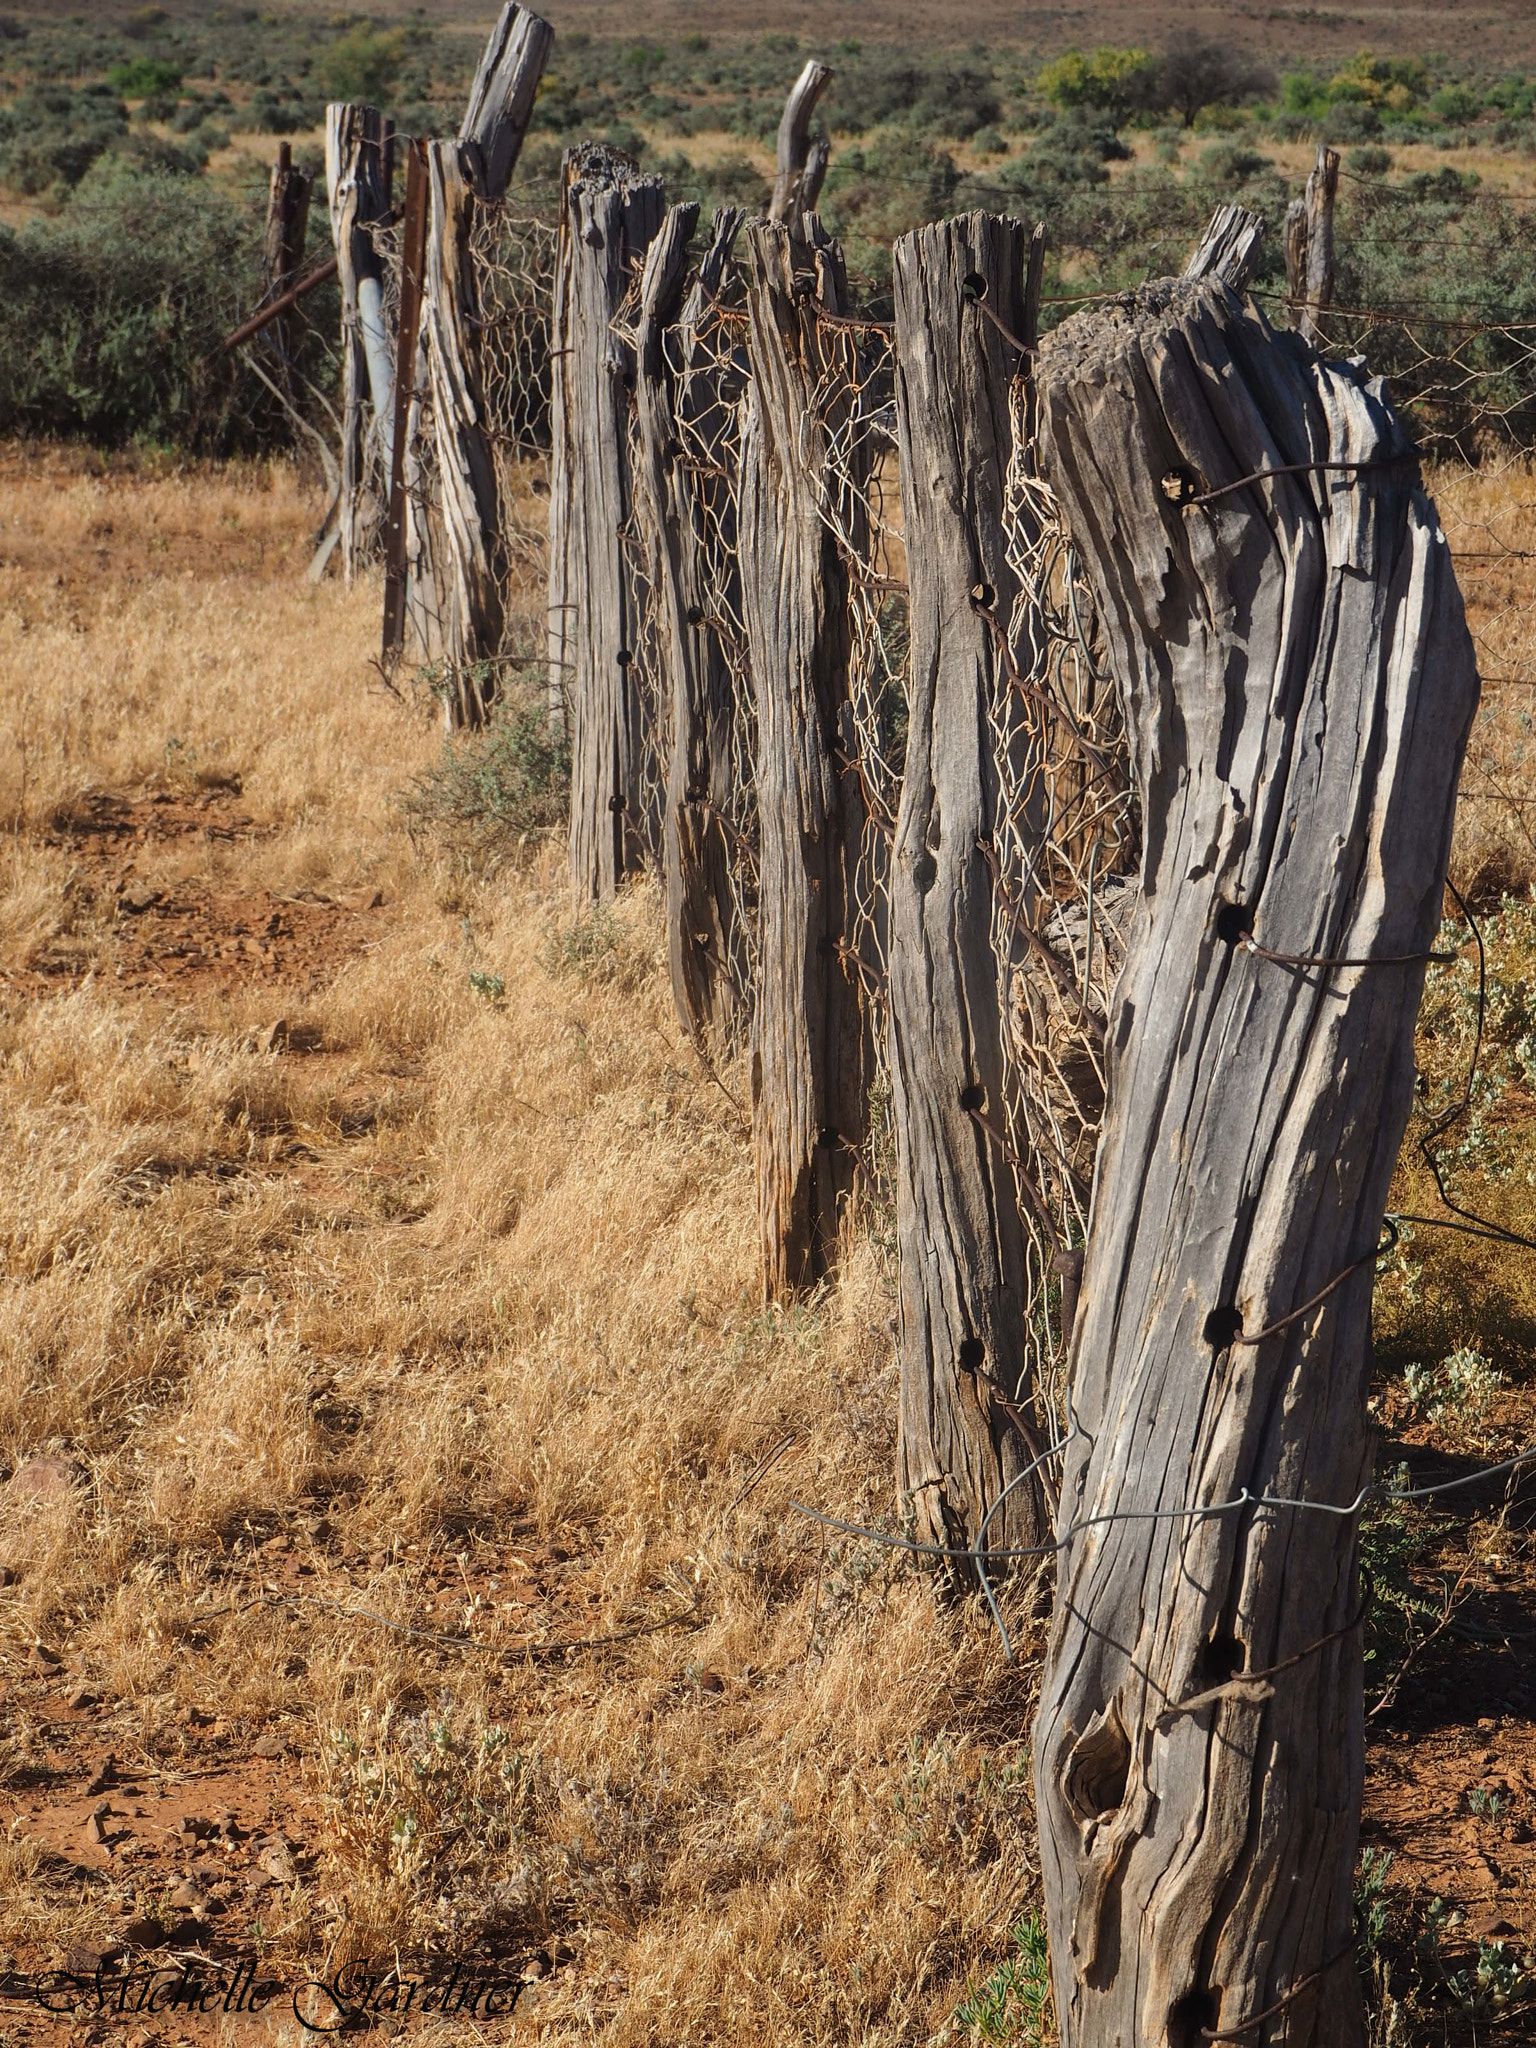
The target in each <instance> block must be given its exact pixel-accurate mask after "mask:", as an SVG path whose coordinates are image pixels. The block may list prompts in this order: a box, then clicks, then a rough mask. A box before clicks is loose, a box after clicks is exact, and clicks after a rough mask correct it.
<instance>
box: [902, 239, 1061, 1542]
mask: <svg viewBox="0 0 1536 2048" xmlns="http://www.w3.org/2000/svg"><path fill="white" fill-rule="evenodd" d="M1028 248H1029V237H1028V236H1027V234H1026V232H1025V230H1024V228H1023V226H1022V225H1021V224H1020V223H1019V222H1018V221H1014V220H1004V219H1000V218H998V217H997V216H995V215H989V214H981V213H975V214H969V215H967V216H966V217H965V218H964V219H961V220H948V221H941V222H939V223H937V224H936V225H935V226H932V227H926V228H922V229H920V230H918V231H917V232H916V233H915V234H910V235H903V236H902V237H901V239H900V240H899V241H898V242H897V243H896V246H895V250H894V264H895V286H896V358H897V369H896V420H897V429H898V434H899V437H900V469H901V502H902V511H903V523H904V532H905V537H906V550H907V576H908V584H909V590H910V599H909V603H910V619H911V689H910V699H909V714H908V727H907V754H906V772H905V775H904V777H903V780H902V788H901V807H900V811H899V813H898V816H897V823H896V841H895V851H894V857H893V860H892V864H891V884H890V890H891V930H890V947H889V951H890V961H889V976H890V984H889V1002H890V1047H891V1056H890V1065H891V1083H892V1091H893V1104H892V1107H893V1117H894V1123H895V1130H896V1226H897V1234H898V1241H899V1245H900V1255H901V1256H900V1319H899V1339H898V1341H899V1346H900V1352H901V1434H900V1444H899V1451H898V1471H899V1486H900V1492H901V1497H902V1499H903V1501H904V1502H906V1501H910V1503H911V1506H912V1510H913V1515H914V1518H915V1523H916V1533H917V1535H918V1536H919V1537H920V1538H921V1539H922V1540H923V1541H925V1542H933V1543H943V1544H951V1545H960V1546H964V1545H966V1544H969V1543H971V1542H973V1541H974V1540H975V1539H976V1538H977V1536H978V1535H979V1534H980V1532H981V1529H982V1526H983V1523H984V1522H985V1523H986V1524H987V1540H988V1543H989V1545H992V1546H1000V1545H1020V1544H1024V1545H1027V1544H1032V1543H1038V1542H1040V1541H1042V1540H1043V1537H1044V1533H1045V1522H1046V1507H1045V1493H1044V1490H1043V1487H1042V1486H1041V1485H1040V1484H1039V1483H1038V1482H1037V1483H1036V1484H1035V1485H1034V1486H1033V1487H1032V1488H1031V1487H1030V1486H1028V1485H1027V1484H1024V1485H1014V1487H1013V1490H1012V1492H1010V1493H1009V1495H1008V1500H1007V1504H1006V1507H1005V1508H1004V1509H1003V1511H1002V1512H1000V1513H991V1515H990V1520H989V1519H988V1517H989V1512H990V1511H992V1510H993V1509H995V1507H996V1505H997V1503H998V1502H999V1500H1000V1499H1001V1498H1002V1496H1003V1494H1004V1492H1005V1490H1006V1489H1008V1488H1009V1486H1010V1484H1012V1483H1013V1482H1015V1481H1017V1480H1018V1479H1019V1476H1020V1475H1021V1473H1022V1472H1023V1471H1024V1469H1025V1468H1026V1467H1027V1466H1028V1465H1029V1464H1030V1463H1031V1462H1032V1461H1033V1460H1034V1459H1035V1457H1036V1456H1037V1455H1038V1453H1039V1449H1040V1446H1039V1445H1038V1444H1037V1443H1035V1442H1034V1440H1033V1431H1032V1428H1031V1425H1030V1424H1028V1423H1026V1422H1023V1421H1022V1420H1016V1419H1014V1418H1015V1417H1019V1416H1020V1410H1021V1408H1022V1409H1023V1410H1028V1409H1029V1408H1030V1406H1031V1398H1030V1390H1029V1389H1028V1388H1027V1387H1021V1386H1020V1384H1019V1382H1020V1377H1021V1375H1022V1374H1023V1372H1024V1371H1025V1358H1026V1346H1025V1310H1026V1287H1025V1242H1024V1226H1023V1222H1022V1220H1021V1218H1020V1215H1019V1209H1018V1202H1017V1198H1016V1196H1015V1193H1014V1188H1013V1185H1012V1180H1011V1176H1010V1171H1009V1167H1008V1163H1007V1161H1006V1159H1005V1158H1004V1157H1003V1155H1002V1153H1001V1151H1000V1149H999V1141H1000V1139H1001V1138H1002V1130H1001V1126H1002V1123H1003V1108H1002V1092H1003V1052H1002V1040H1003V1031H1004V1016H1003V1004H1002V991H1001V990H1000V988H999V976H998V968H997V962H996V959H995V956H994V953H993V936H992V935H993V921H994V902H993V870H992V866H991V865H990V864H989V859H988V853H989V849H990V846H991V843H992V840H993V837H994V832H995V818H996V808H997V803H998V776H997V770H996V767H995V765H994V763H993V759H992V735H991V731H990V727H989V717H988V714H989V709H990V707H991V705H992V703H993V701H994V696H995V694H996V691H997V686H998V679H999V678H998V670H999V664H1000V660H1001V658H1002V657H1001V655H1000V651H999V648H998V646H997V643H996V639H995V637H994V633H993V630H992V627H991V625H990V623H989V619H988V616H987V614H988V613H989V612H990V613H991V614H992V615H993V616H994V617H996V618H999V619H1004V620H1006V619H1010V618H1011V617H1012V615H1013V609H1014V604H1015V600H1016V598H1017V595H1018V580H1017V577H1016V575H1015V573H1014V570H1013V568H1012V565H1011V564H1010V561H1009V556H1008V549H1007V545H1006V539H1005V532H1004V519H1003V508H1004V495H1005V480H1006V473H1007V469H1008V463H1009V459H1010V454H1011V451H1012V444H1013V434H1014V419H1015V414H1014V405H1013V386H1014V381H1015V377H1016V376H1017V375H1018V374H1019V373H1020V372H1021V371H1022V370H1024V369H1025V368H1026V367H1027V362H1028V359H1027V357H1026V358H1024V359H1023V360H1022V361H1021V357H1020V352H1019V349H1018V347H1017V346H1016V344H1015V343H1014V342H1013V341H1010V340H1009V339H1008V338H1007V337H1006V335H1005V334H1004V333H1003V332H1002V331H1000V326H999V324H998V323H1000V324H1001V329H1006V330H1007V335H1014V336H1017V337H1019V339H1020V340H1021V341H1022V342H1023V343H1024V344H1025V345H1026V346H1030V345H1032V344H1033V340H1034V335H1033V332H1032V319H1033V309H1032V308H1031V306H1030V304H1029V297H1028V294H1027V292H1026V284H1025V262H1026V252H1027V250H1028ZM983 307H985V308H987V310H988V312H990V313H991V314H992V315H994V316H995V319H989V318H987V317H986V316H985V315H984V314H983V312H982V308H983ZM978 593H979V594H980V597H979V600H978ZM1000 1396H1001V1398H999V1397H1000ZM1015 1403H1017V1404H1019V1405H1018V1406H1015Z"/></svg>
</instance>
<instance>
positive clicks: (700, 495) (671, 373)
mask: <svg viewBox="0 0 1536 2048" xmlns="http://www.w3.org/2000/svg"><path fill="white" fill-rule="evenodd" d="M697 218H698V208H697V207H696V206H690V207H677V206H674V207H673V208H671V210H670V211H669V213H668V215H667V219H666V221H665V223H664V224H663V227H662V230H661V233H660V234H659V235H658V236H657V237H656V240H655V241H654V242H653V243H652V244H651V248H650V252H649V254H648V255H647V257H646V264H645V272H644V275H643V278H642V281H641V294H640V296H641V308H640V321H639V325H638V329H637V342H636V351H635V353H636V365H635V374H636V383H635V402H636V412H637V423H638V429H639V436H638V438H639V446H640V451H641V454H640V461H639V465H638V469H637V473H636V476H635V480H634V483H635V518H636V522H637V525H638V526H639V529H640V532H641V534H642V536H643V540H644V544H645V546H646V549H647V553H648V557H649V561H650V571H649V581H650V587H651V592H652V600H651V601H652V603H653V605H654V606H655V608H656V619H655V640H656V649H657V656H658V660H659V662H660V665H661V669H662V675H661V678H660V682H661V692H660V694H661V699H662V702H663V704H664V705H665V706H666V707H667V710H668V713H669V729H668V731H667V734H666V755H667V758H666V763H665V770H666V779H665V792H664V814H663V818H662V835H661V840H662V843H661V854H662V875H663V881H664V885H665V888H666V895H667V959H668V966H669V969H670V973H671V979H672V994H673V1000H674V1001H675V1003H676V1005H677V1014H678V1018H679V1021H680V1022H681V1023H682V1025H683V1028H684V1029H685V1030H686V1031H687V1032H688V1033H689V1034H690V1036H691V1037H693V1038H694V1039H695V1040H696V1041H698V1042H699V1043H701V1044H702V1043H703V1042H705V1041H706V1040H707V1039H708V1038H709V1036H710V1035H711V1033H712V1032H713V1031H714V1030H715V1029H716V1027H718V1026H719V1025H721V1024H723V1023H724V1022H725V1021H726V1018H727V1016H728V1015H729V1014H730V1011H731V1008H732V1005H733V1001H734V990H735V985H736V984H735V980H734V978H733V975H732V973H731V965H732V961H733V957H734V954H735V951H736V948H737V946H738V945H739V943H740V935H739V934H738V933H737V932H736V930H735V921H736V919H735V906H734V902H733V898H732V894H731V883H730V867H729V861H728V858H727V848H726V841H725V833H724V830H723V826H722V818H723V817H724V816H725V815H726V814H727V807H728V805H729V802H730V796H731V790H730V777H731V753H730V735H731V701H732V682H731V672H730V667H729V665H728V663H727V660H726V656H725V651H724V648H723V647H722V644H721V637H720V629H719V627H718V625H717V623H716V620H715V617H714V615H713V606H714V605H715V604H716V603H718V602H719V601H720V599H719V596H718V595H717V594H716V593H715V592H714V591H712V589H711V583H712V575H711V571H710V568H709V566H708V564H707V562H706V549H707V547H708V545H709V544H710V543H709V538H708V536H711V535H712V536H713V544H714V546H715V547H716V548H717V549H719V548H722V547H723V548H725V549H726V550H728V552H729V555H730V557H731V559H732V562H733V563H734V556H735V539H736V533H735V501H734V486H735V477H734V474H733V473H732V471H730V470H728V469H727V467H726V465H727V463H728V462H729V459H730V457H729V447H728V442H729V440H730V439H731V438H732V435H731V427H732V424H733V418H732V416H733V414H734V413H735V410H736V408H737V406H738V404H739V401H740V398H741V394H742V391H743V390H744V388H745V385H746V376H747V364H746V355H745V350H744V349H743V348H739V347H735V346H733V344H732V341H731V330H729V329H727V328H726V327H725V325H724V323H723V322H722V321H721V320H720V319H719V317H718V314H717V312H716V309H715V304H714V297H715V294H716V292H717V291H718V290H719V287H720V282H721V278H722V274H723V272H724V269H725V265H726V262H727V260H728V259H729V256H730V252H731V247H732V245H733V243H734V242H735V239H736V236H737V233H738V232H739V230H740V227H741V222H742V218H743V216H742V213H741V210H740V208H739V207H721V208H719V209H717V211H716V213H715V217H714V224H713V229H712V233H711V237H710V242H709V246H708V248H707V249H706V250H705V252H704V255H703V257H702V259H701V261H700V264H699V271H698V276H697V277H696V279H695V280H694V283H693V286H692V288H691V289H690V291H689V292H688V296H687V300H686V303H683V304H682V305H681V306H679V300H680V298H681V294H682V288H683V284H684V273H685V269H686V258H687V247H688V238H689V237H690V236H691V235H692V233H693V230H694V227H695V225H696V223H697ZM724 602H725V605H726V607H727V609H728V610H729V611H735V610H737V609H738V608H739V604H740V584H739V579H737V580H736V583H735V588H734V591H732V590H727V592H726V593H725V594H724Z"/></svg>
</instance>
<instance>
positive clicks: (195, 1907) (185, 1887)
mask: <svg viewBox="0 0 1536 2048" xmlns="http://www.w3.org/2000/svg"><path fill="white" fill-rule="evenodd" d="M171 1904H172V1905H173V1906H174V1907H175V1908H176V1910H177V1912H178V1913H190V1914H191V1915H192V1917H193V1919H194V1920H206V1919H207V1918H208V1909H209V1906H210V1905H211V1904H212V1900H211V1899H210V1898H209V1896H208V1894H207V1892H206V1891H204V1889H203V1887H202V1886H201V1885H200V1884H199V1883H198V1881H197V1879H196V1878H195V1877H189V1878H187V1879H186V1881H185V1882H184V1883H182V1884H179V1885H177V1887H176V1889H175V1891H173V1892H172V1893H171Z"/></svg>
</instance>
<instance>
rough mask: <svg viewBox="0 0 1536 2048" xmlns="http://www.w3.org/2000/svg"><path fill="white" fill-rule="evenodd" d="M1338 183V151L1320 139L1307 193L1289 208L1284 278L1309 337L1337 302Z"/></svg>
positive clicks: (1296, 318)
mask: <svg viewBox="0 0 1536 2048" xmlns="http://www.w3.org/2000/svg"><path fill="white" fill-rule="evenodd" d="M1338 189H1339V152H1338V151H1337V150H1336V149H1329V148H1328V146H1327V145H1326V143H1319V144H1318V149H1317V162H1316V163H1315V164H1314V165H1313V166H1312V169H1311V171H1310V172H1309V173H1308V175H1307V190H1306V196H1305V198H1303V199H1293V200H1292V201H1291V203H1290V205H1289V206H1288V207H1287V208H1286V210H1285V281H1286V290H1287V292H1288V293H1289V295H1290V301H1291V309H1292V311H1291V319H1292V324H1293V325H1294V326H1295V328H1296V329H1297V331H1298V333H1300V334H1302V335H1304V336H1305V337H1306V339H1307V340H1308V341H1313V342H1315V341H1316V340H1317V338H1318V325H1317V314H1318V313H1319V312H1321V311H1322V310H1323V309H1324V308H1325V307H1327V306H1331V305H1332V303H1333V272H1334V241H1333V202H1334V199H1335V197H1336V195H1337V193H1338Z"/></svg>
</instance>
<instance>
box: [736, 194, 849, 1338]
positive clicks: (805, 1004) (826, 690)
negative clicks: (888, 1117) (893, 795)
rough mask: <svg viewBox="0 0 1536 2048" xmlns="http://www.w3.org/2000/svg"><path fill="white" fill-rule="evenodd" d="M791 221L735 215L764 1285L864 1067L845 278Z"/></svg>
mask: <svg viewBox="0 0 1536 2048" xmlns="http://www.w3.org/2000/svg"><path fill="white" fill-rule="evenodd" d="M803 225H804V234H803V236H802V235H801V234H798V233H795V232H793V231H792V230H791V229H789V228H786V227H781V226H779V225H778V224H777V223H775V222H772V221H762V220H758V221H749V222H748V223H747V228H746V242H747V256H748V265H749V285H748V293H747V308H748V315H749V321H750V336H751V344H750V345H751V357H752V380H751V384H750V386H749V387H748V403H747V412H746V419H745V424H744V427H743V431H742V457H741V489H740V520H739V540H738V553H739V559H740V563H741V584H742V612H743V616H744V619H745V623H746V630H747V649H748V656H749V661H750V667H751V672H752V677H753V687H754V690H755V692H756V698H757V732H758V743H757V747H758V750H757V798H758V814H759V830H760V839H761V868H760V880H759V889H760V897H759V902H760V912H759V916H760V971H759V977H758V990H757V1007H756V1014H755V1016H754V1018H753V1024H752V1124H753V1139H754V1149H755V1151H756V1156H757V1211H758V1230H759V1234H760V1240H761V1247H762V1259H763V1283H764V1290H765V1293H766V1295H767V1297H768V1298H769V1299H770V1300H773V1299H779V1298H782V1297H783V1296H785V1295H787V1294H790V1293H791V1292H793V1291H795V1290H796V1289H799V1288H803V1287H807V1286H810V1285H812V1284H813V1283H814V1282H815V1281H816V1280H818V1279H819V1278H820V1277H821V1276H822V1275H823V1274H824V1273H826V1272H828V1271H829V1270H830V1269H831V1268H832V1266H833V1265H834V1263H835V1261H836V1257H837V1249H838V1241H839V1236H840V1232H841V1229H842V1224H843V1221H844V1215H845V1212H846V1209H847V1206H848V1203H849V1200H850V1198H851V1196H852V1195H853V1192H854V1189H855V1187H856V1185H857V1181H858V1174H859V1163H860V1160H861V1157H862V1152H863V1145H864V1140H865V1136H866V1133H867V1128H868V1118H869V1090H870V1086H871V1083H872V1082H873V1079H874V1049H873V1043H872V1039H871V1034H870V1028H869V1020H868V1016H867V1013H866V1006H865V1004H864V1002H863V1001H862V997H861V981H860V971H859V966H860V963H859V962H858V961H857V960H853V959H850V942H851V939H852V927H853V907H854V884H855V879H856V870H857V863H858V854H859V847H860V844H861V840H862V835H863V832H864V826H865V799H864V794H863V788H862V785H861V783H860V780H859V776H858V772H857V767H856V762H857V758H858V749H857V744H856V741H855V739H854V735H853V731H852V709H851V705H850V701H849V660H850V654H851V622H850V613H849V583H848V569H847V566H846V564H845V563H844V562H843V560H842V558H841V556H840V554H839V552H838V548H837V545H836V542H835V541H834V539H833V535H832V530H831V526H830V524H829V522H828V520H827V518H826V516H825V514H826V511H827V509H828V505H827V500H828V495H829V493H830V492H831V491H832V489H833V488H834V486H833V483H832V481H831V477H830V473H829V472H830V455H831V450H830V447H829V439H830V427H831V425H832V424H833V423H830V422H828V421H827V420H825V419H824V418H822V417H820V416H819V411H818V397H819V393H818V384H819V382H820V380H821V376H822V371H823V368H824V367H825V365H826V362H827V355H828V345H827V337H828V336H831V335H835V334H836V331H837V330H835V329H833V328H829V327H827V326H824V325H823V323H822V321H821V320H820V318H819V317H818V316H819V313H820V311H822V310H825V311H826V312H829V313H831V314H833V315H838V314H842V313H845V312H846V310H847V284H846V280H845V277H844V272H843V259H842V252H841V250H840V249H839V248H838V246H837V244H836V243H835V242H834V241H832V240H831V238H830V237H829V236H828V235H827V233H826V231H825V229H824V228H823V227H822V225H821V222H820V221H819V220H818V219H817V217H816V216H815V215H814V214H810V215H808V216H806V218H805V220H804V224H803ZM858 481H859V480H858V479H853V480H852V482H853V486H854V489H855V491H856V490H857V488H858Z"/></svg>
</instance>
